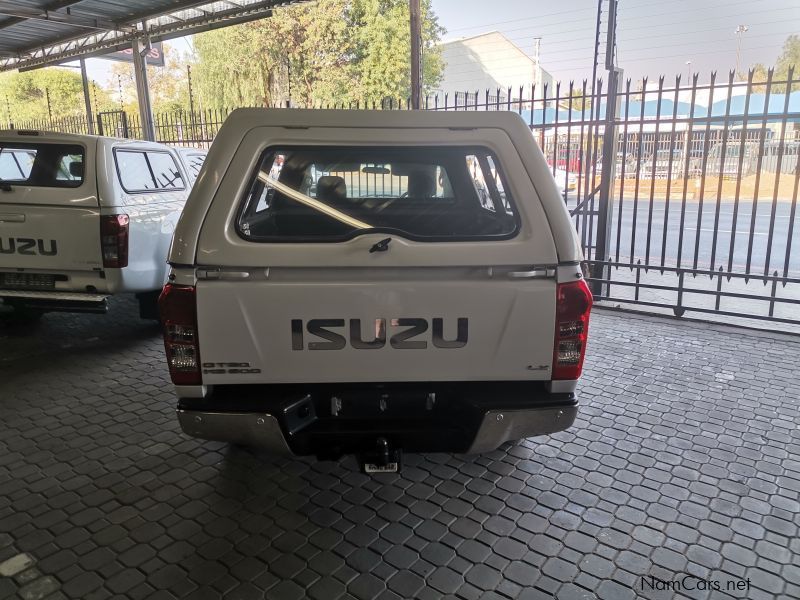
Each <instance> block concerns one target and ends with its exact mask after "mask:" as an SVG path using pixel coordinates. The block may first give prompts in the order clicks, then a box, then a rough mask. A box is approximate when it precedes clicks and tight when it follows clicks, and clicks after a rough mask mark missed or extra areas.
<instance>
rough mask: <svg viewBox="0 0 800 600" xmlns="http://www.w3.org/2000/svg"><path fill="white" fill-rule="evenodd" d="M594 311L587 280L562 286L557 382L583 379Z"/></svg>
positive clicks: (555, 343)
mask: <svg viewBox="0 0 800 600" xmlns="http://www.w3.org/2000/svg"><path fill="white" fill-rule="evenodd" d="M591 309H592V292H591V291H590V290H589V286H588V285H586V281H585V280H583V279H581V280H580V281H571V282H569V283H559V284H558V287H557V289H556V331H555V336H554V340H553V379H554V380H556V379H578V377H580V376H581V370H582V369H583V358H584V356H585V354H586V334H587V333H588V330H589V312H590V311H591Z"/></svg>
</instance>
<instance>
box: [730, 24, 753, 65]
mask: <svg viewBox="0 0 800 600" xmlns="http://www.w3.org/2000/svg"><path fill="white" fill-rule="evenodd" d="M749 29H750V28H749V27H748V26H747V25H739V26H738V27H737V28H736V29H735V30H734V32H733V33H734V34H735V35H736V73H737V74H738V73H739V62H740V61H741V57H742V35H744V34H745V33H747V31H748V30H749Z"/></svg>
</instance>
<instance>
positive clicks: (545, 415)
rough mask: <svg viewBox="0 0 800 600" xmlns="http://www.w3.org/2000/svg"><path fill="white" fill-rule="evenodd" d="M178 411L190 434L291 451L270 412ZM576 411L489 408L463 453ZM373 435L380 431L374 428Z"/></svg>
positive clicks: (546, 429)
mask: <svg viewBox="0 0 800 600" xmlns="http://www.w3.org/2000/svg"><path fill="white" fill-rule="evenodd" d="M177 413H178V421H179V422H180V425H181V429H182V430H183V432H184V433H186V434H187V435H190V436H192V437H195V438H200V439H204V440H215V441H220V442H231V443H235V444H242V445H245V446H252V447H256V448H263V449H265V450H268V451H270V452H272V453H275V454H280V455H292V454H293V452H292V451H291V449H290V448H289V445H288V444H287V442H286V438H285V437H284V435H283V431H282V430H281V426H280V423H279V421H278V419H277V418H276V417H274V416H273V415H270V414H264V413H253V412H242V413H230V412H206V411H197V410H183V409H178V411H177ZM577 413H578V407H577V405H572V406H561V407H549V408H533V409H512V410H489V411H487V412H486V413H484V415H483V418H482V420H481V423H480V426H479V427H478V429H477V433H476V434H475V438H474V440H473V441H472V444H471V445H470V447H469V449H468V450H467V452H466V453H467V454H481V453H484V452H490V451H492V450H495V449H496V448H497V447H499V446H500V445H501V444H503V443H505V442H508V441H512V440H519V439H523V438H528V437H534V436H537V435H546V434H549V433H555V432H558V431H562V430H564V429H566V428H568V427H569V426H571V425H572V423H573V422H574V421H575V417H576V415H577ZM376 435H380V432H379V431H376Z"/></svg>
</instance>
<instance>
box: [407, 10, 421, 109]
mask: <svg viewBox="0 0 800 600" xmlns="http://www.w3.org/2000/svg"><path fill="white" fill-rule="evenodd" d="M408 12H409V15H410V17H411V19H410V25H411V108H413V109H414V110H419V107H420V98H421V97H422V68H421V67H422V64H421V61H420V50H421V48H422V43H421V37H422V36H421V31H420V14H419V13H420V10H419V0H408Z"/></svg>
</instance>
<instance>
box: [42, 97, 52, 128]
mask: <svg viewBox="0 0 800 600" xmlns="http://www.w3.org/2000/svg"><path fill="white" fill-rule="evenodd" d="M44 96H45V98H46V99H47V117H48V119H49V121H50V127H52V126H53V109H52V107H51V106H50V89H49V88H44Z"/></svg>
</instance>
